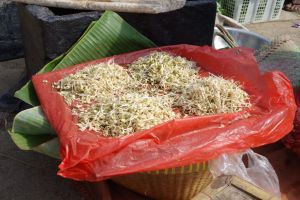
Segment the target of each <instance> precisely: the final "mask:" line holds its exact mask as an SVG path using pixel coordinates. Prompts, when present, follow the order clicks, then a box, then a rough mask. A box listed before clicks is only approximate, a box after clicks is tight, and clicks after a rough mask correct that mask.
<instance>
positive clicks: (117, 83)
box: [53, 62, 136, 105]
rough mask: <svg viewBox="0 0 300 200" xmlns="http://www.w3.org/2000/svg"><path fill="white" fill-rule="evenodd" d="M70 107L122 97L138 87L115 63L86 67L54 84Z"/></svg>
mask: <svg viewBox="0 0 300 200" xmlns="http://www.w3.org/2000/svg"><path fill="white" fill-rule="evenodd" d="M53 87H54V88H55V89H57V90H58V91H59V94H60V95H62V96H63V97H64V100H65V101H66V103H67V104H68V105H71V103H72V102H73V101H74V100H75V101H77V103H78V104H86V103H87V104H89V103H91V102H92V101H94V100H95V99H100V98H101V97H108V96H109V97H113V96H115V95H122V94H123V93H126V92H127V91H128V90H130V89H132V88H134V87H136V82H134V80H133V79H132V78H131V77H130V76H129V75H128V73H127V71H126V70H125V69H124V68H123V67H122V66H120V65H117V64H114V63H113V62H107V63H100V64H97V65H94V66H89V67H85V68H84V69H82V70H79V71H78V72H76V73H75V74H71V75H69V76H66V77H65V78H63V79H62V80H60V81H58V82H56V83H54V84H53Z"/></svg>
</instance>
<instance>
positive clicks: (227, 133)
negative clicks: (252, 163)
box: [32, 45, 296, 181]
mask: <svg viewBox="0 0 300 200" xmlns="http://www.w3.org/2000/svg"><path fill="white" fill-rule="evenodd" d="M152 51H167V52H170V53H172V54H175V55H179V56H183V57H186V58H188V59H190V60H193V61H195V62H197V64H198V66H200V67H201V70H202V71H206V72H210V73H213V74H216V75H221V76H223V77H224V78H226V79H234V80H236V81H239V82H240V83H241V84H242V85H243V88H244V90H245V91H247V92H248V94H250V96H251V103H252V105H253V106H252V107H251V108H250V109H246V110H243V111H241V112H238V113H231V114H217V115H209V116H199V117H189V118H185V119H176V120H172V121H169V122H166V123H164V124H160V125H157V126H155V127H153V128H151V129H148V130H144V131H141V132H137V133H133V134H130V135H127V136H122V137H119V138H108V137H103V136H101V135H100V134H96V133H95V132H92V131H84V132H81V131H79V129H78V127H77V125H76V119H74V116H72V113H71V110H70V108H69V107H68V105H67V104H66V103H65V102H64V100H63V97H62V96H60V95H59V94H58V93H57V92H56V91H55V90H54V89H52V87H51V85H52V83H53V82H56V81H58V80H60V79H62V78H63V77H65V76H67V75H69V74H72V73H75V72H76V71H78V70H80V69H82V68H84V67H88V66H90V65H93V64H96V63H100V62H106V61H108V60H110V59H113V60H114V62H115V63H118V64H120V65H122V66H126V65H127V64H128V63H131V62H133V61H134V60H136V59H137V58H139V57H141V56H145V55H147V54H149V53H150V52H152ZM32 81H33V84H34V87H35V90H36V92H37V95H38V97H39V100H40V102H41V106H42V108H43V110H44V112H45V115H46V117H47V118H48V120H49V122H50V124H51V125H52V127H53V128H54V130H55V131H56V133H57V134H58V137H59V140H60V153H61V158H62V162H61V164H60V165H59V172H58V174H59V175H61V176H63V177H66V178H71V179H75V180H86V181H101V180H104V179H108V178H111V177H113V176H117V175H124V174H129V173H136V172H142V171H151V170H158V169H164V168H169V167H176V166H183V165H188V164H192V163H197V162H205V161H208V160H212V159H214V158H216V157H218V156H219V155H221V154H223V153H235V152H242V151H244V150H247V149H249V148H253V147H258V146H261V145H265V144H268V143H273V142H276V141H277V140H279V139H281V138H282V137H284V136H285V135H286V134H288V133H289V132H290V131H291V130H292V129H293V120H294V116H295V112H296V104H295V100H294V95H293V89H292V86H291V84H290V81H289V80H288V79H287V78H286V76H285V75H284V74H283V73H281V72H278V71H275V72H267V73H265V74H262V73H261V72H260V71H259V68H258V65H257V63H256V60H255V58H254V56H253V54H252V50H250V49H246V48H235V49H228V50H214V49H212V48H210V47H199V46H192V45H175V46H166V47H159V48H152V49H145V50H141V51H136V52H131V53H127V54H122V55H117V56H113V57H109V58H105V59H100V60H95V61H92V62H88V63H83V64H79V65H76V66H72V67H68V68H65V69H62V70H57V71H53V72H50V73H45V74H40V75H35V76H33V77H32Z"/></svg>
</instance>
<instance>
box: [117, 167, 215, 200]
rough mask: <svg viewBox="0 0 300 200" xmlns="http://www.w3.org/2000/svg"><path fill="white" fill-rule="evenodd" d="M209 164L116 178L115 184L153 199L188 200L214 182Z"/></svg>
mask: <svg viewBox="0 0 300 200" xmlns="http://www.w3.org/2000/svg"><path fill="white" fill-rule="evenodd" d="M212 179H213V177H212V174H211V173H210V171H209V165H208V163H203V164H195V165H190V166H185V167H178V168H170V169H165V170H159V171H153V172H144V173H135V174H130V175H126V176H121V177H116V178H114V179H113V181H114V182H116V183H118V184H120V185H122V186H124V187H127V188H129V189H131V190H133V191H135V192H137V193H140V194H142V195H145V196H148V197H150V198H153V199H162V200H187V199H191V198H192V197H194V196H195V195H196V194H198V193H199V192H200V191H202V190H203V189H204V188H205V187H206V186H208V185H209V184H210V183H211V182H212Z"/></svg>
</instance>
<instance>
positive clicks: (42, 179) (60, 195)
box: [0, 59, 82, 200]
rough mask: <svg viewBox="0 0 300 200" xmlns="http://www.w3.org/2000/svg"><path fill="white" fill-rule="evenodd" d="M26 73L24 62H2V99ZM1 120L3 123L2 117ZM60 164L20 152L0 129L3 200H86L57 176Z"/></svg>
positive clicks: (22, 60) (0, 171)
mask: <svg viewBox="0 0 300 200" xmlns="http://www.w3.org/2000/svg"><path fill="white" fill-rule="evenodd" d="M24 70H25V63H24V59H17V60H12V61H8V62H0V72H1V73H0V85H1V87H0V95H2V94H3V92H5V91H6V90H7V88H8V87H9V86H10V85H13V84H14V83H15V82H16V81H17V80H18V78H19V76H20V75H21V73H22V72H23V71H24ZM0 120H3V115H2V114H1V113H0ZM0 124H3V121H1V122H0ZM9 126H10V125H9V124H8V127H9ZM58 164H59V161H58V160H55V159H52V158H49V157H47V156H44V155H41V154H38V153H35V152H28V151H21V150H19V149H18V148H17V147H16V145H15V144H14V143H13V142H12V140H11V139H10V136H9V135H8V133H7V132H6V130H5V127H3V126H1V127H0V199H1V200H42V199H43V200H68V199H72V200H77V199H78V200H79V199H82V198H81V196H80V195H79V193H77V191H75V189H74V185H73V183H72V182H71V181H69V180H66V179H63V178H61V177H59V176H57V175H56V172H57V166H58Z"/></svg>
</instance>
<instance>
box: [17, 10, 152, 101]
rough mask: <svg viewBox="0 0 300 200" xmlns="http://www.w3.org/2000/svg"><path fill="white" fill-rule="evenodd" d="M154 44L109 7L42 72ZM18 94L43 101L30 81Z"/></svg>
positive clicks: (20, 96) (22, 97) (29, 99)
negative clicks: (39, 98) (72, 44)
mask: <svg viewBox="0 0 300 200" xmlns="http://www.w3.org/2000/svg"><path fill="white" fill-rule="evenodd" d="M154 46H155V44H154V43H153V42H152V41H151V40H149V39H148V38H146V37H145V36H143V35H142V34H140V33H139V32H138V31H137V30H135V29H134V28H133V27H132V26H130V25H129V24H128V23H127V22H126V21H124V20H123V19H122V18H121V17H120V16H119V15H118V14H116V13H114V12H112V11H106V12H105V13H104V14H103V15H102V16H101V18H100V19H99V20H98V21H97V22H95V23H94V24H93V25H91V26H90V27H89V28H88V30H87V31H86V33H85V34H84V35H83V36H82V37H81V39H80V40H79V41H78V42H77V43H76V44H75V45H74V46H73V47H72V48H71V49H70V50H69V51H68V52H67V54H65V55H62V56H61V57H59V58H57V59H55V60H53V61H52V62H50V63H49V64H47V65H46V66H45V67H43V68H42V69H41V71H39V73H44V72H49V71H52V70H57V69H62V68H65V67H69V66H72V65H75V64H79V63H82V62H86V61H89V60H95V59H99V58H105V57H108V56H112V55H117V54H121V53H127V52H130V51H136V50H141V49H145V48H150V47H154ZM15 97H17V98H19V99H21V100H23V101H24V102H26V103H28V104H30V105H32V106H37V105H39V102H38V98H37V96H36V94H35V91H34V88H33V86H32V83H30V82H29V83H27V84H26V85H25V86H24V87H23V88H21V89H20V90H19V91H17V92H16V93H15Z"/></svg>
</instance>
